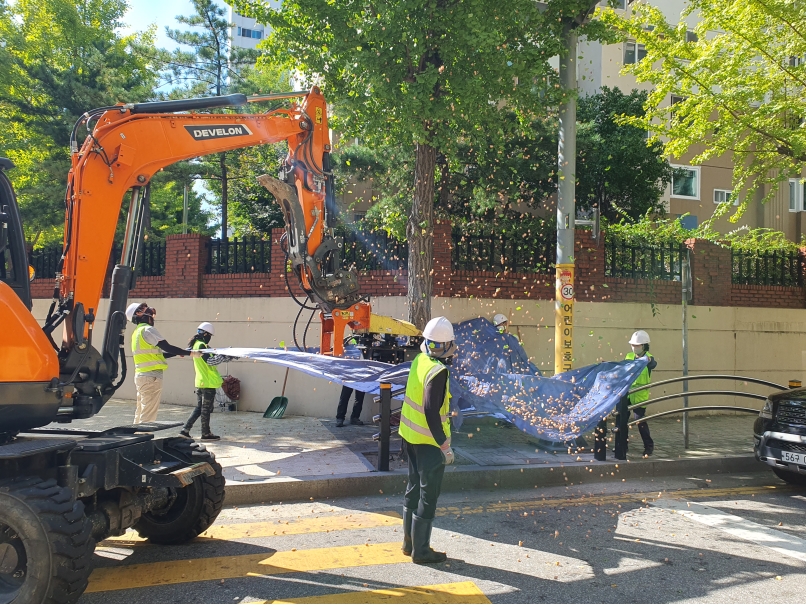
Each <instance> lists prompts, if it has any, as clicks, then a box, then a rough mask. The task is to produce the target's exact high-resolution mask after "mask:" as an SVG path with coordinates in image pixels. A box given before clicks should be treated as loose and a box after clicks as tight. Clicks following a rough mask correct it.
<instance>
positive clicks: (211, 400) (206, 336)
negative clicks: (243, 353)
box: [179, 321, 229, 441]
mask: <svg viewBox="0 0 806 605" xmlns="http://www.w3.org/2000/svg"><path fill="white" fill-rule="evenodd" d="M214 334H215V328H214V327H213V324H211V323H210V322H209V321H203V322H202V323H200V324H199V327H198V328H197V329H196V334H194V335H193V338H191V339H190V342H189V343H188V346H189V347H190V349H191V353H190V356H191V357H192V358H193V369H194V370H195V373H196V382H195V385H196V401H197V403H196V408H195V409H194V410H193V412H192V413H191V414H190V418H188V419H187V422H185V426H184V428H183V429H182V430H181V431H179V434H180V435H182V436H183V437H187V438H188V439H190V429H192V428H193V425H194V424H195V423H196V420H197V419H198V418H199V416H201V426H202V436H201V438H202V441H217V440H219V439H221V437H219V436H218V435H214V434H213V432H212V431H211V430H210V415H211V414H212V413H213V406H214V405H215V394H216V390H217V389H218V387H220V386H221V385H222V384H223V382H224V379H223V378H221V374H219V373H218V368H216V366H217V365H218V364H220V363H221V362H222V361H226V360H228V359H229V358H228V357H225V356H224V355H213V354H212V353H201V352H200V349H206V348H208V347H209V344H210V339H211V338H212V337H213V335H214Z"/></svg>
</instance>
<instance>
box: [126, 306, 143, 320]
mask: <svg viewBox="0 0 806 605" xmlns="http://www.w3.org/2000/svg"><path fill="white" fill-rule="evenodd" d="M142 304H143V303H132V304H130V305H129V306H128V307H126V319H128V320H129V321H131V320H132V318H133V317H134V312H135V311H137V308H138V307H139V306H140V305H142Z"/></svg>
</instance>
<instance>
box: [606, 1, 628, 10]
mask: <svg viewBox="0 0 806 605" xmlns="http://www.w3.org/2000/svg"><path fill="white" fill-rule="evenodd" d="M601 5H602V6H610V0H602V2H601ZM613 8H620V9H622V10H626V8H627V0H616V1H615V2H614V3H613Z"/></svg>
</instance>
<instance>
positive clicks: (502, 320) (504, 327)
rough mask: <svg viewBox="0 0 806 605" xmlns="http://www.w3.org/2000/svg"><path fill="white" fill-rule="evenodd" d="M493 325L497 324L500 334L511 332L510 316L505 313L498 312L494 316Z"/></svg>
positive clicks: (496, 327)
mask: <svg viewBox="0 0 806 605" xmlns="http://www.w3.org/2000/svg"><path fill="white" fill-rule="evenodd" d="M493 326H495V329H496V330H497V331H498V333H499V334H506V333H507V332H509V317H507V316H506V315H504V314H503V313H498V314H497V315H496V316H495V317H493Z"/></svg>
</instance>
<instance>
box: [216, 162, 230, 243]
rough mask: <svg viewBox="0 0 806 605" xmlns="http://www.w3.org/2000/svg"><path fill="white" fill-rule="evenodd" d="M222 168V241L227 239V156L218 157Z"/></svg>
mask: <svg viewBox="0 0 806 605" xmlns="http://www.w3.org/2000/svg"><path fill="white" fill-rule="evenodd" d="M218 161H219V165H220V166H221V239H222V240H225V239H227V185H228V181H227V154H226V153H222V154H220V155H219V156H218Z"/></svg>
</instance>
